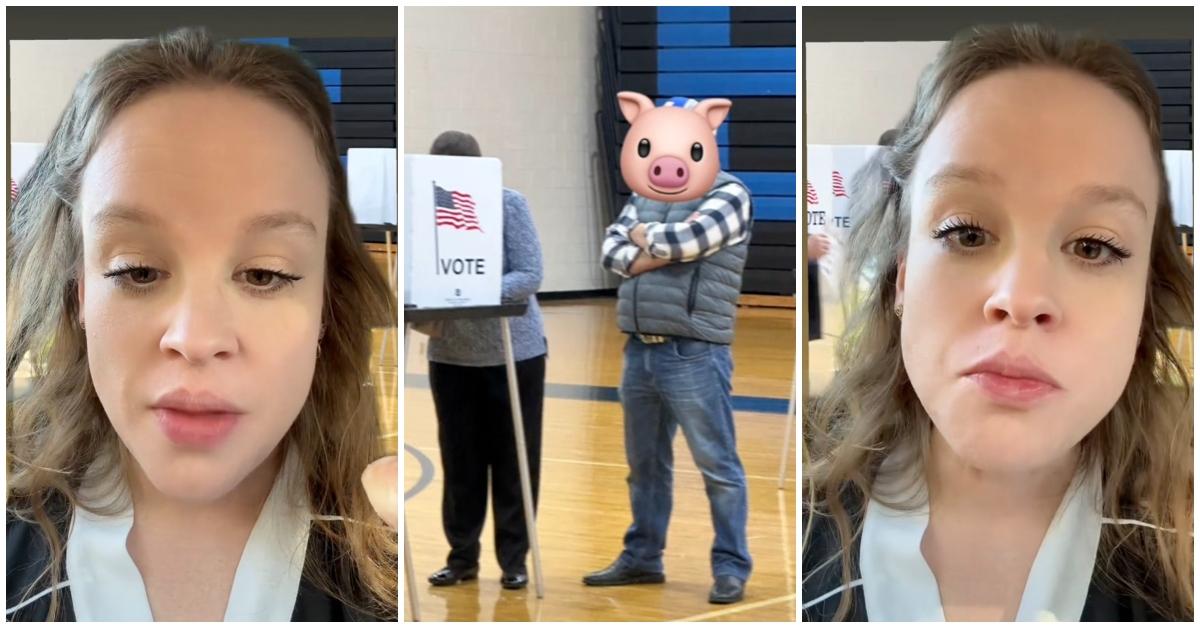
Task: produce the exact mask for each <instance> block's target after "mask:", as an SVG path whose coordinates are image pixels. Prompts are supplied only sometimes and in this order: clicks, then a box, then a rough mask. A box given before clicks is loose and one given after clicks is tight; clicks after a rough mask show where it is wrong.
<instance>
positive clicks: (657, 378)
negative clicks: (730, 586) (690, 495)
mask: <svg viewBox="0 0 1200 628" xmlns="http://www.w3.org/2000/svg"><path fill="white" fill-rule="evenodd" d="M732 378H733V356H732V353H731V352H730V348H729V345H717V344H712V343H708V342H704V341H702V340H691V339H686V338H674V339H671V340H670V341H669V342H666V343H663V344H657V345H648V344H644V343H642V342H641V341H640V340H638V339H637V338H636V337H631V338H630V339H629V342H628V343H627V344H626V345H625V372H624V374H623V377H622V382H621V405H622V406H623V407H624V409H625V457H626V459H627V460H628V462H629V478H628V482H629V500H630V504H631V507H632V509H633V524H632V525H630V526H629V530H628V531H627V532H626V533H625V550H624V551H623V552H622V553H621V558H620V561H621V563H622V564H623V565H625V566H626V567H631V568H634V569H641V570H646V571H662V570H663V560H662V555H663V548H665V547H666V544H667V524H668V522H669V521H670V518H671V485H672V470H673V465H674V456H673V453H672V450H671V442H672V441H673V440H674V438H675V428H676V427H682V428H683V435H684V437H685V438H686V439H687V443H688V449H690V450H691V452H692V458H693V459H694V460H695V462H696V466H697V467H699V468H700V473H701V474H703V476H704V488H705V492H707V493H708V503H709V509H710V511H711V513H712V523H713V529H714V530H715V531H716V538H715V539H714V540H713V546H712V575H713V578H716V577H718V576H735V577H737V578H739V579H741V580H743V581H745V580H747V579H748V578H749V576H750V569H751V565H752V562H751V560H750V549H749V547H748V544H747V542H746V518H747V516H748V512H749V503H748V497H747V489H746V472H745V470H744V469H743V468H742V461H741V459H739V458H738V454H737V443H736V439H735V436H734V430H733V387H732V383H731V382H732Z"/></svg>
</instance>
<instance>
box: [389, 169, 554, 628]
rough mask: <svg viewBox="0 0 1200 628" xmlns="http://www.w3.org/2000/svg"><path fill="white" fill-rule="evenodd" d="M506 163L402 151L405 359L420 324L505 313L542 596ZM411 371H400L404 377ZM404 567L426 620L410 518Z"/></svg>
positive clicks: (411, 599) (524, 490) (414, 607)
mask: <svg viewBox="0 0 1200 628" xmlns="http://www.w3.org/2000/svg"><path fill="white" fill-rule="evenodd" d="M501 171H502V168H501V164H500V160H498V159H492V158H486V157H452V156H447V155H405V156H404V350H405V357H404V364H405V365H407V364H408V346H409V343H408V331H409V328H410V327H411V326H412V325H414V324H420V323H428V322H435V321H447V320H464V319H499V320H500V336H501V341H502V344H503V346H504V361H505V373H506V376H507V379H508V397H509V403H510V407H509V411H510V414H511V416H512V422H513V436H514V441H515V442H514V444H515V446H516V454H517V469H518V472H519V473H520V478H521V501H522V505H523V507H524V512H525V525H526V526H527V531H528V535H529V549H530V553H531V554H532V555H533V574H532V576H533V585H534V591H535V592H536V594H537V597H539V598H541V597H543V596H545V576H544V575H543V572H542V555H541V547H540V544H539V543H538V536H537V519H536V515H535V513H534V509H533V488H532V485H531V480H530V474H529V459H528V450H527V448H526V445H525V419H524V417H522V416H521V400H520V391H519V390H518V387H517V369H516V362H515V360H514V358H513V348H512V329H511V327H510V325H509V319H511V318H516V317H520V316H523V315H524V314H525V311H526V308H527V307H528V303H526V302H521V303H503V304H502V303H501V302H500V288H501V283H502V280H503V277H504V189H503V180H502V176H501ZM405 375H406V374H404V373H402V374H401V375H400V378H401V380H403V379H404V377H405ZM410 420H411V417H410ZM404 570H405V581H406V586H407V593H408V604H409V609H410V611H411V613H412V617H413V619H414V620H415V621H420V617H421V610H420V604H419V603H418V601H417V594H418V592H417V584H416V583H417V577H416V570H415V567H414V565H413V562H412V551H411V549H410V544H409V537H408V527H407V524H406V525H405V528H404Z"/></svg>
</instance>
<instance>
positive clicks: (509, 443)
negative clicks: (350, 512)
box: [429, 131, 547, 589]
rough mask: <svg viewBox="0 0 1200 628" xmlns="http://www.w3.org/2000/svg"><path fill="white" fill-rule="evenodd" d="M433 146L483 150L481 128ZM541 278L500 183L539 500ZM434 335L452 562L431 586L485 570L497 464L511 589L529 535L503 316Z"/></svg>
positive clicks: (445, 326)
mask: <svg viewBox="0 0 1200 628" xmlns="http://www.w3.org/2000/svg"><path fill="white" fill-rule="evenodd" d="M430 152H431V153H432V154H434V155H457V156H460V157H479V156H481V155H482V153H481V151H480V150H479V143H478V142H476V141H475V138H474V137H472V136H470V135H468V134H466V133H461V132H458V131H447V132H445V133H442V134H441V135H439V136H438V137H437V139H436V140H434V142H433V147H432V148H431V149H430ZM541 284H542V249H541V246H540V245H539V244H538V237H537V230H536V229H535V228H534V224H533V216H532V215H531V214H530V212H529V205H528V203H526V201H525V197H524V196H522V195H521V194H520V193H519V192H517V191H515V190H510V189H507V188H506V189H505V190H504V278H503V284H502V287H501V295H500V296H501V299H502V300H504V301H528V302H529V309H528V310H526V312H525V315H524V316H522V317H520V318H516V319H513V320H512V321H511V329H512V340H513V353H514V356H513V358H514V360H516V366H517V380H518V393H519V394H520V397H521V414H522V417H523V418H524V421H525V443H526V448H527V450H528V454H529V473H530V481H531V482H532V485H533V500H534V502H535V504H536V502H537V491H538V476H539V470H540V467H541V450H542V394H543V390H544V388H545V381H546V351H547V345H546V335H545V331H544V330H543V328H542V311H541V308H539V307H538V303H537V296H536V294H537V291H538V288H539V287H540V286H541ZM431 335H432V337H431V339H430V341H429V385H430V388H432V389H433V401H434V406H435V408H436V410H437V417H438V444H439V447H440V449H441V457H442V472H443V473H444V474H445V482H444V484H443V488H442V528H443V530H444V531H445V533H446V540H447V541H448V542H449V543H450V554H449V556H447V558H446V566H445V567H443V568H442V569H440V570H439V571H437V572H436V573H434V574H433V575H432V576H430V577H429V582H430V583H431V584H433V585H434V586H448V585H453V584H458V583H459V582H461V581H463V580H472V579H474V578H476V577H477V576H478V575H479V553H480V546H479V535H480V533H481V532H482V531H483V522H484V518H485V517H486V516H487V501H488V499H487V498H488V473H489V471H490V472H491V484H492V516H493V518H494V519H493V524H494V526H495V540H496V560H497V562H499V563H500V569H501V570H502V572H503V575H502V576H501V578H500V584H501V585H502V586H503V587H504V588H506V589H520V588H524V587H525V585H526V584H528V582H529V576H528V571H527V570H526V567H525V555H526V554H527V553H528V551H529V537H528V534H527V532H526V527H525V512H524V506H523V504H522V501H521V483H520V476H519V475H518V467H517V451H516V445H515V438H514V434H513V428H512V425H513V424H512V413H511V411H510V408H511V407H512V406H511V405H510V403H509V397H508V384H507V381H508V380H507V376H506V373H505V366H504V346H503V344H502V342H503V341H502V339H501V331H500V321H499V319H494V318H493V319H481V320H455V321H445V322H443V323H441V324H440V325H439V326H438V327H436V328H435V329H434V330H432V334H431Z"/></svg>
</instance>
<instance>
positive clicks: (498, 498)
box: [429, 355, 546, 573]
mask: <svg viewBox="0 0 1200 628" xmlns="http://www.w3.org/2000/svg"><path fill="white" fill-rule="evenodd" d="M517 382H518V384H517V390H518V392H519V393H520V396H521V414H522V418H523V419H524V421H525V448H526V451H527V453H528V455H529V480H530V484H531V485H532V488H533V495H532V497H533V503H534V507H535V508H536V507H537V495H538V478H539V476H540V471H541V460H542V395H543V393H544V392H545V386H546V356H544V355H543V356H539V357H536V358H531V359H528V360H522V361H520V362H517ZM429 386H430V388H431V389H432V390H433V403H434V406H435V407H436V410H437V417H438V444H439V445H440V446H441V450H442V473H443V475H444V477H445V482H444V483H443V486H442V529H443V530H444V531H445V533H446V540H447V541H449V543H450V555H449V556H448V557H447V559H446V564H447V565H448V566H450V567H452V568H456V569H462V568H468V567H473V566H475V565H477V564H479V553H480V545H479V536H480V534H481V533H482V532H483V522H484V518H485V517H486V516H487V498H488V472H489V471H490V472H491V485H492V523H493V525H494V528H495V539H496V560H497V561H498V562H499V563H500V568H501V569H502V570H504V572H505V573H513V572H519V571H523V570H524V569H525V555H526V553H528V552H529V536H528V534H527V533H526V529H525V508H524V505H523V504H522V502H521V476H520V472H519V471H518V467H517V445H516V441H515V440H514V436H513V424H512V410H511V409H510V408H511V407H512V406H511V404H510V402H509V395H508V379H507V376H506V372H505V367H504V366H503V365H501V366H487V367H471V366H455V365H452V364H440V363H437V362H430V363H429Z"/></svg>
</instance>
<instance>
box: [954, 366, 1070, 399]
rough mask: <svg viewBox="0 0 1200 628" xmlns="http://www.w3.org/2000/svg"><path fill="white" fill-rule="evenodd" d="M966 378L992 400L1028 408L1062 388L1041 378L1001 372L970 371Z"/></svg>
mask: <svg viewBox="0 0 1200 628" xmlns="http://www.w3.org/2000/svg"><path fill="white" fill-rule="evenodd" d="M966 378H967V379H968V380H970V381H972V382H974V383H975V385H976V386H978V387H979V389H980V390H982V391H983V393H984V394H985V395H987V396H988V397H989V398H990V399H991V400H992V401H994V402H996V403H999V404H1001V405H1008V406H1015V407H1021V408H1028V407H1031V406H1033V405H1036V404H1037V403H1038V402H1040V401H1042V400H1044V399H1046V398H1047V397H1049V396H1050V395H1053V394H1054V393H1055V392H1057V391H1058V390H1060V389H1059V388H1058V387H1057V386H1054V385H1053V384H1050V383H1049V382H1045V381H1042V380H1040V379H1031V378H1027V377H1008V376H1006V375H1001V374H999V373H992V372H987V371H984V372H979V373H970V374H968V375H967V376H966Z"/></svg>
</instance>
